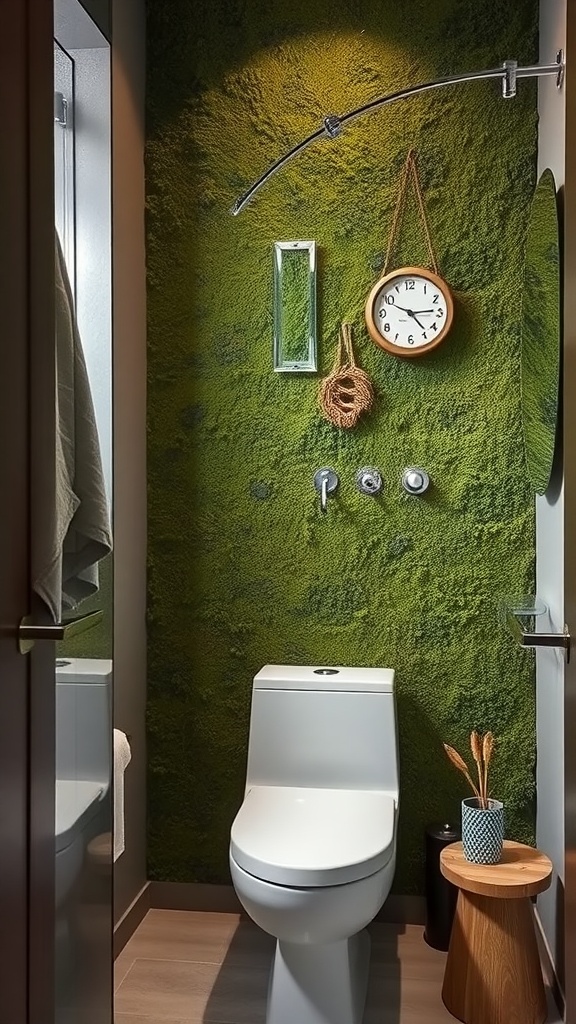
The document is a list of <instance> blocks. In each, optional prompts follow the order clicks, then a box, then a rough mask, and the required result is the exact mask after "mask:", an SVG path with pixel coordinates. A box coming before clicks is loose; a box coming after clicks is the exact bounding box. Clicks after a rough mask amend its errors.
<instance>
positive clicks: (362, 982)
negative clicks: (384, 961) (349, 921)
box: [266, 929, 370, 1024]
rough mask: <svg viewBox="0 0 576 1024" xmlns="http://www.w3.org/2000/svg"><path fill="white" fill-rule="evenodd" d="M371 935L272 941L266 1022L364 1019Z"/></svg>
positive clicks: (321, 1023) (335, 1023) (320, 1023)
mask: <svg viewBox="0 0 576 1024" xmlns="http://www.w3.org/2000/svg"><path fill="white" fill-rule="evenodd" d="M369 961H370V936H369V935H368V932H367V931H366V930H365V929H364V930H363V931H361V932H358V933H357V934H356V935H352V936H351V938H349V939H343V940H341V941H340V942H331V943H328V944H326V945H306V944H305V943H302V944H300V943H298V944H297V943H293V942H280V941H278V942H277V943H276V954H275V957H274V964H273V966H272V973H271V975H270V985H269V988H268V1008H267V1012H266V1024H296V1022H297V1024H362V1016H363V1013H364V1003H365V1001H366V990H367V987H368V967H369Z"/></svg>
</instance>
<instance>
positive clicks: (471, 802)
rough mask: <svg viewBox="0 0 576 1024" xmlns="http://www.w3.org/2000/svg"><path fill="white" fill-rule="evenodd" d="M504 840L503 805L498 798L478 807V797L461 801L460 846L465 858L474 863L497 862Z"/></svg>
mask: <svg viewBox="0 0 576 1024" xmlns="http://www.w3.org/2000/svg"><path fill="white" fill-rule="evenodd" d="M503 842H504V806H503V804H501V803H500V801H499V800H488V807H487V808H486V809H485V810H484V809H483V808H481V807H480V801H479V800H478V797H475V796H471V797H468V799H467V800H463V801H462V846H463V847H464V856H465V857H466V860H470V861H473V863H474V864H497V863H498V861H499V860H500V858H501V856H502V844H503Z"/></svg>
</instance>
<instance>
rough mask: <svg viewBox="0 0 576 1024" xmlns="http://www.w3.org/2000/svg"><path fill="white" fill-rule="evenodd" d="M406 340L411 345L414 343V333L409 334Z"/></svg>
mask: <svg viewBox="0 0 576 1024" xmlns="http://www.w3.org/2000/svg"><path fill="white" fill-rule="evenodd" d="M406 340H407V341H408V344H409V345H413V344H414V337H413V335H412V334H409V335H408V338H407V339H406Z"/></svg>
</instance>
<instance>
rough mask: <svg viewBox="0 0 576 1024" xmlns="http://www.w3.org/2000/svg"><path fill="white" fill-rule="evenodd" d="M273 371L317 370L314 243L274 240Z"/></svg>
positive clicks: (296, 371)
mask: <svg viewBox="0 0 576 1024" xmlns="http://www.w3.org/2000/svg"><path fill="white" fill-rule="evenodd" d="M274 370H275V372H276V373H315V372H316V242H275V243H274Z"/></svg>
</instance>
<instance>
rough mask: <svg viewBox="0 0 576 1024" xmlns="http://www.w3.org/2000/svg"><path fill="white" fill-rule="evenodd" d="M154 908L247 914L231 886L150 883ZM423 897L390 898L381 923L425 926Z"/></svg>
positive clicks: (380, 916) (379, 914)
mask: <svg viewBox="0 0 576 1024" xmlns="http://www.w3.org/2000/svg"><path fill="white" fill-rule="evenodd" d="M149 887H150V906H151V907H155V908H157V909H159V910H203V911H205V912H211V913H213V914H214V913H219V914H243V913H244V910H243V908H242V904H241V903H240V901H239V899H238V897H237V895H236V893H235V891H234V888H233V887H232V886H231V885H206V884H204V883H202V882H150V883H149ZM424 909H425V903H424V898H423V897H422V896H389V897H388V899H387V900H386V903H385V904H384V906H383V907H382V910H380V912H379V913H378V914H377V916H376V920H377V921H385V922H388V923H392V924H421V925H423V924H424Z"/></svg>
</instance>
